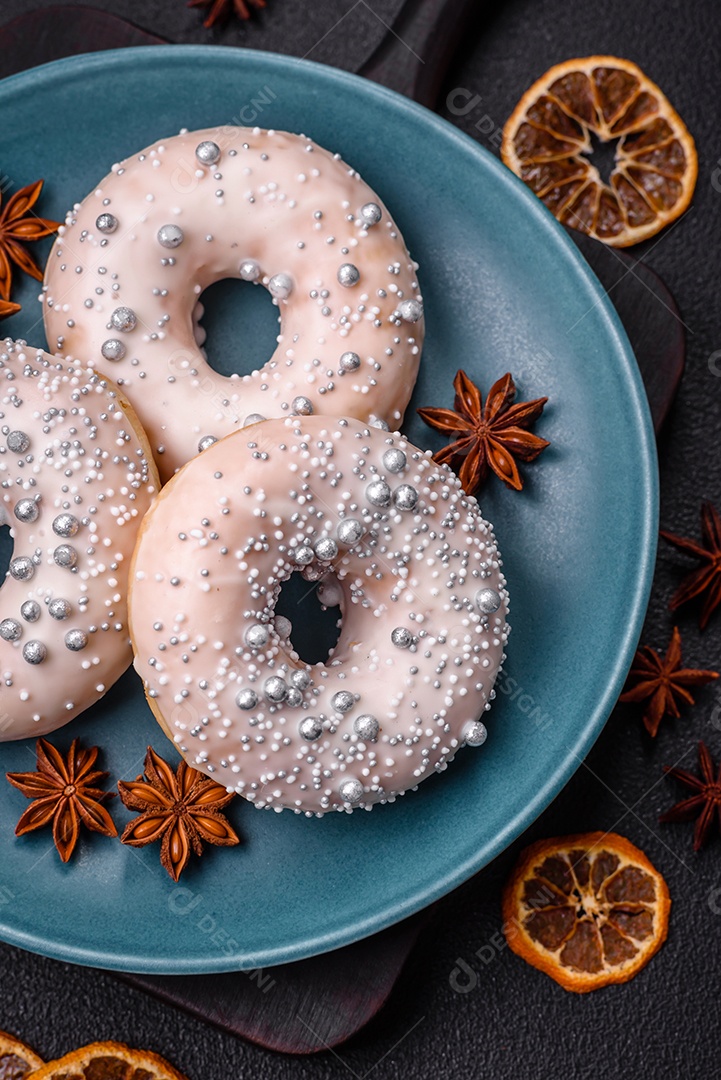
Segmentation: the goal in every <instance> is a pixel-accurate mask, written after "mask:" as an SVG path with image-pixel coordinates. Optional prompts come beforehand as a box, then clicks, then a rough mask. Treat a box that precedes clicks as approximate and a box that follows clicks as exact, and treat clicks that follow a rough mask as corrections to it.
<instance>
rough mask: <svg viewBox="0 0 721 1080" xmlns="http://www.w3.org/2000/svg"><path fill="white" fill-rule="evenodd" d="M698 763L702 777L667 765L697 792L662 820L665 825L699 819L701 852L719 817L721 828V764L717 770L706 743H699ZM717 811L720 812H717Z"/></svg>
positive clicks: (695, 837)
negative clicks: (716, 770)
mask: <svg viewBox="0 0 721 1080" xmlns="http://www.w3.org/2000/svg"><path fill="white" fill-rule="evenodd" d="M698 763H699V768H700V770H701V776H694V774H693V773H690V772H687V771H686V770H685V769H676V768H670V767H669V766H668V765H664V767H663V771H664V772H665V773H666V775H667V776H673V777H674V779H675V780H680V781H681V783H682V784H685V785H686V787H688V788H690V789H691V791H693V792H694V794H693V795H691V796H689V798H687V799H682V800H681V802H679V803H676V805H675V806H672V807H671V809H670V810H667V811H666V813H665V814H661V816H660V818H659V819H658V820H659V821H660V822H662V823H663V824H668V823H669V822H677V821H693V819H694V818H698V820H697V821H696V828H695V829H694V833H693V849H694V851H699V850H700V849H701V848H702V847H703V846H704V844H705V843H706V841H707V840H708V838H709V835H710V833H711V829H712V827H713V823H714V816H715V817H716V823H717V827H718V828H719V829H721V767H719V771H718V773H716V772H715V769H714V763H713V760H712V758H711V754H710V753H709V750H708V747H707V746H706V744H705V743H703V742H700V743H699V744H698ZM714 811H715V812H716V813H715V815H714Z"/></svg>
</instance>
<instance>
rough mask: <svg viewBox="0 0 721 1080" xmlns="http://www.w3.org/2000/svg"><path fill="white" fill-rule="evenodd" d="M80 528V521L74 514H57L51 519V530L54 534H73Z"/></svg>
mask: <svg viewBox="0 0 721 1080" xmlns="http://www.w3.org/2000/svg"><path fill="white" fill-rule="evenodd" d="M79 528H80V522H79V521H78V519H77V518H76V517H75V515H74V514H58V516H57V517H56V518H55V521H53V532H54V533H55V535H56V536H65V537H67V536H75V534H76V532H77V531H78V529H79Z"/></svg>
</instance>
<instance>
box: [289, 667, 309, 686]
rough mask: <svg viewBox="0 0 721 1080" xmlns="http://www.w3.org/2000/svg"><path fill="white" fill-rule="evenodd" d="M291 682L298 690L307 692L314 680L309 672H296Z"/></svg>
mask: <svg viewBox="0 0 721 1080" xmlns="http://www.w3.org/2000/svg"><path fill="white" fill-rule="evenodd" d="M290 681H291V682H292V684H293V686H295V687H296V688H297V689H298V690H307V689H308V687H309V686H310V684H311V682H312V681H313V680H312V679H311V677H310V675H309V674H308V672H307V671H294V672H293V673H292V675H291V677H290Z"/></svg>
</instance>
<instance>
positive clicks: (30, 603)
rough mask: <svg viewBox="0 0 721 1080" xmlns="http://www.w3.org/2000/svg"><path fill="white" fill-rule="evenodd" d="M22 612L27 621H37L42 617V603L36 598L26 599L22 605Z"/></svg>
mask: <svg viewBox="0 0 721 1080" xmlns="http://www.w3.org/2000/svg"><path fill="white" fill-rule="evenodd" d="M20 614H21V615H22V617H23V619H25V622H37V621H38V619H39V618H40V604H36V602H35V601H34V600H26V601H25V603H24V604H22V605H21V607H20Z"/></svg>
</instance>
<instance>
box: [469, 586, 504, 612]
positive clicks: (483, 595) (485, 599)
mask: <svg viewBox="0 0 721 1080" xmlns="http://www.w3.org/2000/svg"><path fill="white" fill-rule="evenodd" d="M475 600H476V607H477V608H478V610H479V611H480V612H482V613H483V614H484V615H492V614H493V612H494V611H498V609H499V607H500V606H501V597H500V594H499V593H497V592H496V590H495V589H479V590H478V592H477V593H476V597H475Z"/></svg>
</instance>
